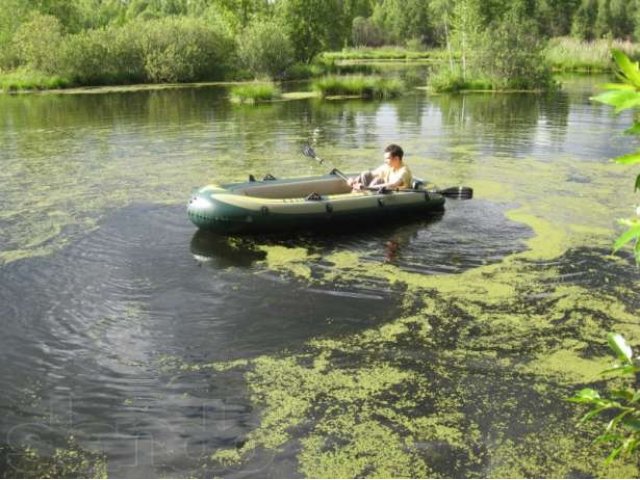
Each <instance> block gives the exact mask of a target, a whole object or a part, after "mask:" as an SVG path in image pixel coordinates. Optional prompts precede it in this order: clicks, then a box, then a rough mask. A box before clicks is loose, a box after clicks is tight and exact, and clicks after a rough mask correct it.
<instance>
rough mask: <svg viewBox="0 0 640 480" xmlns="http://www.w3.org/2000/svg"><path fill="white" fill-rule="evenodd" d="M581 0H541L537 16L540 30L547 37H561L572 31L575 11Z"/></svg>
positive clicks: (537, 6) (537, 8)
mask: <svg viewBox="0 0 640 480" xmlns="http://www.w3.org/2000/svg"><path fill="white" fill-rule="evenodd" d="M579 6H580V0H539V1H538V3H537V5H536V18H537V20H538V24H539V27H540V31H541V33H542V34H543V35H545V36H547V37H560V36H564V35H568V34H569V33H570V32H571V26H572V23H571V22H572V19H573V16H574V13H575V12H576V11H577V10H578V8H579Z"/></svg>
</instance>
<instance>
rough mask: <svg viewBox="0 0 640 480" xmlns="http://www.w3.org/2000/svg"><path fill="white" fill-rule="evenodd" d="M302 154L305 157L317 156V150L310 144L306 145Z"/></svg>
mask: <svg viewBox="0 0 640 480" xmlns="http://www.w3.org/2000/svg"><path fill="white" fill-rule="evenodd" d="M302 154H303V155H304V156H305V157H311V158H316V152H315V151H314V150H313V148H311V147H310V146H309V145H305V146H304V147H302Z"/></svg>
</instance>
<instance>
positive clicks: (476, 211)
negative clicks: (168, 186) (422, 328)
mask: <svg viewBox="0 0 640 480" xmlns="http://www.w3.org/2000/svg"><path fill="white" fill-rule="evenodd" d="M504 232H510V233H509V235H511V236H512V237H513V243H514V244H517V242H518V241H520V240H521V239H522V238H523V237H526V236H527V235H528V234H529V232H528V231H527V230H526V229H524V228H522V227H521V226H519V225H515V224H513V225H511V224H510V223H509V221H507V220H506V219H505V218H504V215H503V212H502V207H501V206H500V205H493V204H490V203H488V202H482V201H476V200H474V201H472V202H450V204H448V208H447V211H446V213H445V215H444V216H443V217H442V218H440V219H438V220H436V221H431V222H429V221H427V222H417V223H414V224H411V225H404V226H390V227H380V228H377V227H376V228H373V229H367V230H363V231H360V232H351V233H348V234H339V233H336V234H327V235H317V234H316V235H311V234H305V235H302V236H300V237H296V238H295V239H291V238H288V239H287V238H274V239H264V238H255V237H253V238H252V237H246V238H226V237H219V236H211V235H206V234H203V233H196V232H195V230H194V228H193V226H192V225H190V224H189V222H188V220H187V219H186V215H185V212H184V207H183V206H176V207H166V206H153V205H134V206H131V207H128V208H125V209H122V210H118V211H114V212H112V213H111V214H110V215H109V216H107V217H106V218H105V220H104V222H103V223H102V224H101V225H100V228H98V229H97V230H95V231H93V232H91V233H89V234H87V235H85V236H84V237H83V238H82V239H80V240H78V241H76V242H74V243H71V244H69V245H68V246H67V247H66V248H65V249H63V250H61V251H60V252H58V253H56V254H55V255H52V256H49V257H43V258H31V259H23V260H20V261H16V262H13V263H11V264H8V265H5V266H3V268H2V276H1V277H0V283H1V284H0V287H2V288H0V292H1V293H0V295H1V297H0V298H2V299H6V300H8V302H7V304H6V305H3V306H2V313H3V314H6V317H5V318H7V323H8V326H7V328H6V332H5V336H4V337H3V338H1V339H0V352H2V356H3V359H6V361H7V362H8V363H7V364H11V365H20V366H21V367H20V368H19V369H15V370H13V373H10V374H9V375H8V385H6V388H5V389H4V390H3V393H2V394H1V395H0V403H1V404H2V405H4V407H3V408H4V410H3V411H7V410H10V414H9V415H8V416H6V417H5V419H4V420H3V421H2V425H3V429H6V428H10V427H11V425H16V424H20V423H24V422H25V421H28V420H29V419H31V418H33V416H34V415H39V412H41V411H42V410H43V408H46V409H47V410H48V411H49V412H50V414H51V415H52V418H54V420H55V421H56V422H63V423H62V424H64V422H65V421H66V420H65V419H68V418H69V414H72V416H73V422H71V423H72V424H73V425H81V428H80V430H81V431H82V433H83V434H84V435H86V436H91V435H94V436H97V437H98V438H100V439H101V441H103V442H105V444H107V445H108V449H109V452H110V455H109V456H110V458H111V459H113V460H114V461H116V462H120V464H124V463H126V461H128V459H130V455H131V448H132V441H133V440H135V439H136V438H138V439H139V437H136V435H138V434H139V432H152V434H153V435H154V436H156V437H157V438H164V439H166V445H167V448H166V450H167V451H169V450H170V448H174V447H176V446H183V445H184V442H185V441H186V442H187V443H189V445H191V446H193V448H196V449H197V448H200V447H198V446H197V445H196V444H197V443H198V441H204V442H205V443H206V445H205V447H206V449H207V450H208V451H209V452H210V451H212V450H213V449H214V447H220V446H228V445H227V443H228V442H231V443H233V442H235V441H238V438H240V436H241V434H242V432H246V431H247V430H248V429H250V428H253V427H255V426H256V425H257V423H255V422H257V421H256V420H255V418H253V417H252V415H251V414H249V413H247V407H246V399H245V397H244V396H243V395H244V393H243V391H244V390H243V389H244V386H243V382H242V380H241V374H240V373H237V372H233V373H231V374H223V373H219V374H218V373H217V374H212V373H204V372H203V373H201V374H195V373H194V374H193V375H195V376H189V375H186V376H185V377H184V378H183V377H180V376H179V375H178V376H176V377H174V378H170V379H168V378H167V376H165V375H164V374H163V373H162V371H161V368H160V366H159V364H158V359H160V358H163V357H171V356H175V357H177V358H180V359H182V360H183V361H185V362H188V363H198V362H211V361H219V360H223V361H224V360H234V359H244V358H254V357H256V356H259V355H263V354H265V353H273V352H278V351H282V350H283V349H284V350H286V349H298V348H299V347H300V346H301V345H303V344H304V342H305V341H306V340H308V339H310V338H316V337H323V336H330V337H335V336H338V337H339V336H342V335H346V334H350V333H352V332H357V331H361V330H363V329H367V328H370V327H371V326H374V325H380V324H382V323H384V322H386V321H388V320H389V319H391V318H397V317H398V316H399V315H401V314H402V306H401V305H400V302H399V299H400V298H401V295H398V293H400V294H401V293H402V287H401V286H400V287H390V286H389V285H388V283H387V280H386V279H384V278H379V277H378V276H377V275H376V272H375V268H372V271H371V274H370V275H366V276H364V277H363V278H361V279H356V281H349V282H342V281H340V280H339V279H337V280H336V282H329V283H325V284H315V283H313V282H311V283H310V282H309V279H308V278H298V277H296V276H289V275H284V276H283V275H281V274H280V272H279V271H278V269H276V270H273V269H272V267H271V266H270V264H269V262H268V261H267V257H268V256H269V249H270V248H271V247H273V246H276V247H282V248H284V249H285V251H288V250H291V251H298V250H303V251H304V252H306V253H305V254H304V255H301V256H299V257H298V256H296V258H295V259H294V260H293V262H294V263H295V262H298V263H301V264H304V265H306V266H307V267H309V269H310V271H311V274H312V275H313V274H314V272H315V271H319V272H326V271H333V270H336V269H337V270H340V269H341V268H343V267H342V266H340V265H333V264H331V262H328V261H327V260H326V257H327V256H328V255H331V254H333V253H339V252H354V253H356V254H358V255H360V256H361V259H362V261H363V262H369V263H371V264H372V266H375V265H376V264H377V262H379V260H381V259H383V258H385V255H387V254H388V250H387V249H388V246H387V244H388V242H391V241H397V242H398V243H399V244H400V247H399V248H398V249H397V250H396V251H395V257H392V258H389V259H388V260H386V261H389V262H395V263H396V264H397V265H398V266H399V267H400V268H404V269H409V270H415V271H420V272H426V273H431V272H434V271H461V270H463V269H466V268H471V267H473V266H474V265H477V264H481V263H485V262H491V261H495V260H496V259H497V258H498V257H499V255H501V254H507V253H509V249H507V248H505V247H504V234H505V233H504ZM509 238H511V237H509ZM287 263H288V262H286V261H285V262H284V263H283V265H285V266H286V265H287ZM5 287H6V288H5ZM398 289H400V290H398ZM13 295H15V297H14V296H13ZM225 375H226V376H225ZM203 380H206V381H204V382H203ZM21 398H31V399H32V402H31V403H23V404H16V399H21ZM233 398H237V399H238V402H237V403H238V405H239V406H238V408H239V409H240V410H238V412H236V411H235V410H233V408H235V407H233V408H232V407H230V406H229V405H226V406H221V405H218V404H217V403H216V402H218V403H219V401H220V399H232V400H233ZM231 403H234V402H233V401H232V402H231ZM9 405H10V407H9ZM168 405H169V407H168ZM199 406H201V407H202V408H203V409H204V410H203V412H204V413H203V415H205V416H206V418H207V419H208V420H207V421H210V422H212V424H213V425H215V427H214V430H215V429H218V430H219V431H217V433H215V434H214V435H213V437H212V436H211V429H209V434H208V435H205V434H204V433H203V431H202V427H201V425H194V424H193V418H195V417H194V415H195V414H194V415H192V414H191V413H189V412H192V413H193V412H196V413H197V411H198V408H200V407H199ZM221 409H222V411H221ZM224 409H227V410H226V411H225V410H224ZM232 410H233V411H232ZM224 415H227V417H226V419H225V418H223V416H224ZM192 417H193V418H192ZM218 420H220V421H222V422H225V421H226V422H227V423H229V425H231V427H229V428H230V429H231V430H228V431H227V430H225V429H221V424H220V423H219V422H218ZM250 421H253V422H254V423H252V424H251V425H249V424H248V423H247V422H250ZM242 422H244V425H243V424H242ZM64 425H68V424H64ZM231 431H233V433H229V432H231ZM185 432H186V433H185ZM145 438H148V437H145ZM185 438H186V439H187V440H185ZM198 439H200V440H198ZM225 442H227V443H225ZM194 445H196V446H194ZM205 447H202V449H203V451H204V450H205ZM189 448H191V447H189ZM147 467H148V466H147ZM141 468H142V470H140V471H147V472H148V471H149V470H144V468H143V467H141ZM127 472H130V470H127Z"/></svg>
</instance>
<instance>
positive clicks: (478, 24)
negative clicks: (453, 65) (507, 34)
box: [451, 0, 483, 80]
mask: <svg viewBox="0 0 640 480" xmlns="http://www.w3.org/2000/svg"><path fill="white" fill-rule="evenodd" d="M451 26H452V33H453V35H452V37H453V43H454V45H456V47H457V48H458V50H459V51H460V61H461V67H462V80H465V79H466V76H467V66H468V61H469V56H470V54H471V52H472V50H473V49H474V48H475V47H476V44H477V42H478V41H479V35H480V32H481V30H482V27H483V25H482V17H481V15H480V3H479V0H458V1H457V2H456V4H455V7H454V8H453V12H452V20H451Z"/></svg>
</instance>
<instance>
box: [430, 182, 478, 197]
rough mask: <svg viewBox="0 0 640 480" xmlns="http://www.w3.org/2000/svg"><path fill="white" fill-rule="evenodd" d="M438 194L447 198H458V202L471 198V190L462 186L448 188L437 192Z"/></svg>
mask: <svg viewBox="0 0 640 480" xmlns="http://www.w3.org/2000/svg"><path fill="white" fill-rule="evenodd" d="M438 193H439V194H441V195H442V196H444V197H448V198H458V199H460V200H469V199H470V198H473V188H471V187H463V186H462V185H460V186H457V187H449V188H445V189H444V190H439V191H438Z"/></svg>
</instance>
